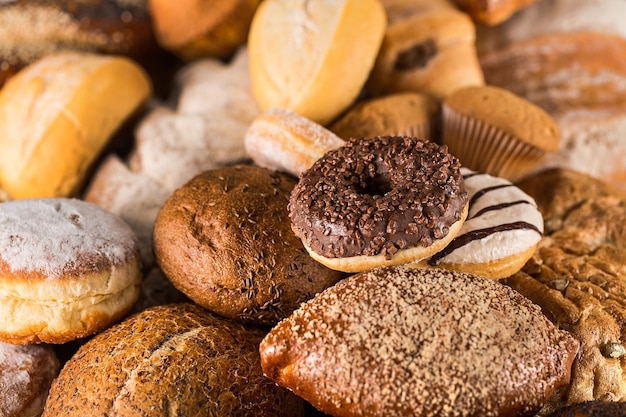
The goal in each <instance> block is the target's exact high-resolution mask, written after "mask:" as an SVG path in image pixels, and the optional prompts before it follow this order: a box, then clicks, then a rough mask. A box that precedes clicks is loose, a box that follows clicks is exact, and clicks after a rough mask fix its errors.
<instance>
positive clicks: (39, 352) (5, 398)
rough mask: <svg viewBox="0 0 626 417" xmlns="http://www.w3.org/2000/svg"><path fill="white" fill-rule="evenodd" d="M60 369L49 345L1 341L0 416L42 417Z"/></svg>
mask: <svg viewBox="0 0 626 417" xmlns="http://www.w3.org/2000/svg"><path fill="white" fill-rule="evenodd" d="M59 369H60V365H59V359H58V358H57V356H56V354H55V353H54V350H52V348H51V347H49V346H44V345H28V346H18V345H12V344H8V343H2V342H0V390H1V392H2V395H1V396H0V416H2V417H38V416H40V415H41V412H42V410H43V406H44V403H45V401H46V397H47V396H48V390H49V389H50V385H51V384H52V380H53V379H54V378H55V377H56V376H57V374H58V372H59Z"/></svg>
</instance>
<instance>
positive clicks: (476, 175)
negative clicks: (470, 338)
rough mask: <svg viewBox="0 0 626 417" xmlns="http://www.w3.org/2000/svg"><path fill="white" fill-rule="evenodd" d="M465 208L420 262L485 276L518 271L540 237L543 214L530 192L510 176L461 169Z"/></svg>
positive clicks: (508, 274)
mask: <svg viewBox="0 0 626 417" xmlns="http://www.w3.org/2000/svg"><path fill="white" fill-rule="evenodd" d="M461 173H462V174H463V180H464V182H465V189H466V190H467V194H468V197H469V213H468V215H467V219H465V222H464V223H463V226H461V229H460V230H459V233H458V234H457V235H456V236H455V237H454V239H452V241H451V242H450V243H449V244H448V246H446V247H445V248H443V250H441V251H440V252H438V253H436V254H435V255H433V256H431V257H430V258H429V259H428V260H426V261H422V262H420V263H419V264H418V266H426V265H428V266H437V267H441V268H446V269H452V270H455V271H462V272H470V273H473V274H476V275H481V276H484V277H489V278H496V279H497V278H506V277H508V276H510V275H513V274H514V273H516V272H518V271H519V270H520V269H521V268H522V267H523V266H524V264H525V263H526V261H528V259H530V257H531V256H532V255H533V254H534V252H535V249H536V248H537V244H538V243H539V241H540V240H541V237H542V236H543V217H542V216H541V213H540V212H539V209H538V208H537V204H536V203H535V200H533V198H532V197H530V196H529V195H528V194H526V193H525V192H523V191H522V190H520V189H519V188H518V187H516V186H515V185H514V184H512V183H511V182H510V181H507V180H505V179H502V178H497V177H493V176H491V175H489V174H485V173H481V172H476V171H472V170H469V169H467V168H461Z"/></svg>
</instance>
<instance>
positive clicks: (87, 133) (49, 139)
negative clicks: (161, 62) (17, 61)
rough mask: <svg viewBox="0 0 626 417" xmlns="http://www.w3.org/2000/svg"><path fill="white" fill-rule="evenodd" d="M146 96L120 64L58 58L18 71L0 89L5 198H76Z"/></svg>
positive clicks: (132, 68) (142, 84) (77, 56)
mask: <svg viewBox="0 0 626 417" xmlns="http://www.w3.org/2000/svg"><path fill="white" fill-rule="evenodd" d="M150 92H151V86H150V80H149V79H148V77H147V75H146V74H145V72H144V71H143V70H142V69H141V68H140V67H139V66H138V65H137V64H135V63H134V62H132V61H130V60H128V59H126V58H122V57H113V56H100V55H94V54H88V53H79V52H59V53H57V54H54V55H48V56H46V57H44V58H42V59H41V60H39V61H37V62H36V63H34V64H32V65H30V66H29V67H28V68H25V69H24V70H22V71H21V72H20V73H19V75H16V76H15V77H13V78H11V80H10V82H9V83H7V85H5V86H4V88H3V89H2V90H0V148H2V153H0V184H1V185H2V187H3V188H4V189H5V190H6V191H7V192H8V193H9V195H10V196H11V197H13V198H37V197H69V196H75V195H77V193H78V192H79V191H80V188H81V187H82V186H83V185H84V183H85V181H86V176H87V174H88V172H89V169H90V168H91V167H92V165H93V163H94V161H95V160H96V158H97V157H98V156H99V155H100V153H101V151H102V150H103V149H104V148H105V146H106V144H107V142H108V141H109V139H110V138H111V136H112V134H113V132H114V131H115V130H116V129H117V128H118V127H120V125H121V124H122V122H123V121H124V120H125V119H126V118H127V117H129V116H130V115H131V114H132V113H133V112H134V111H135V110H137V109H138V108H139V107H140V106H141V105H142V104H143V103H144V102H145V101H146V100H147V98H148V96H149V95H150Z"/></svg>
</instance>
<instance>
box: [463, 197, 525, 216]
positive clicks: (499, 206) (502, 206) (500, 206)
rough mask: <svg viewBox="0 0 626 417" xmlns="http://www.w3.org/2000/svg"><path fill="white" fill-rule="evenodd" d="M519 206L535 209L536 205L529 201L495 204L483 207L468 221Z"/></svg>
mask: <svg viewBox="0 0 626 417" xmlns="http://www.w3.org/2000/svg"><path fill="white" fill-rule="evenodd" d="M518 204H530V205H531V206H533V207H534V205H533V204H532V203H531V202H530V201H527V200H516V201H509V202H507V203H500V204H493V205H491V206H487V207H483V208H482V209H480V210H479V211H478V212H477V213H476V214H474V215H473V216H472V217H471V218H468V220H470V219H475V218H476V217H479V216H482V215H483V214H485V213H487V212H490V211H494V210H502V209H505V208H507V207H512V206H517V205H518Z"/></svg>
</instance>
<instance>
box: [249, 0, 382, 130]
mask: <svg viewBox="0 0 626 417" xmlns="http://www.w3.org/2000/svg"><path fill="white" fill-rule="evenodd" d="M385 27H386V15H385V11H384V8H383V6H382V5H381V3H380V1H379V0H340V1H335V0H333V1H329V0H313V1H304V0H269V1H263V2H261V4H260V6H259V8H258V9H257V12H256V14H255V15H254V18H253V20H252V26H251V27H250V34H249V36H248V50H249V53H250V77H251V81H252V92H253V94H254V96H255V98H256V100H257V101H258V103H259V105H260V107H261V109H262V110H267V109H269V108H271V107H283V108H287V109H290V110H292V111H294V112H296V113H298V114H300V115H302V116H305V117H307V118H309V119H311V120H313V121H315V122H318V123H321V124H326V123H328V122H330V121H331V120H332V119H333V118H335V117H336V116H337V115H339V113H341V112H342V111H343V110H345V109H346V108H347V107H348V106H349V105H350V104H351V103H352V102H353V101H354V100H355V99H356V97H357V96H358V94H359V92H360V90H361V88H362V87H363V84H364V83H365V81H366V79H367V76H368V74H369V72H370V70H371V68H372V66H373V65H374V60H375V59H376V54H377V53H378V49H379V47H380V44H381V42H382V38H383V35H384V31H385ZM356 45H358V47H357V46H356Z"/></svg>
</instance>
